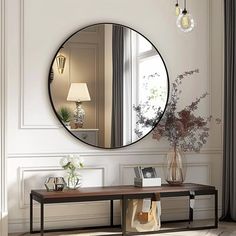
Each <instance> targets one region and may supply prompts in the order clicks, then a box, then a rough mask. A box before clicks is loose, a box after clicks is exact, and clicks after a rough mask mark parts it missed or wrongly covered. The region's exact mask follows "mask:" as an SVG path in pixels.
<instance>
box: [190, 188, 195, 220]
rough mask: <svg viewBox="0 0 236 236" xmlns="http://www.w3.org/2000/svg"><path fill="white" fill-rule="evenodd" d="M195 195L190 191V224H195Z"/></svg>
mask: <svg viewBox="0 0 236 236" xmlns="http://www.w3.org/2000/svg"><path fill="white" fill-rule="evenodd" d="M194 201H195V193H194V192H193V191H190V193H189V224H190V223H191V222H193V209H194Z"/></svg>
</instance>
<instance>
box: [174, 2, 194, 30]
mask: <svg viewBox="0 0 236 236" xmlns="http://www.w3.org/2000/svg"><path fill="white" fill-rule="evenodd" d="M186 1H187V0H184V10H183V11H182V13H181V14H180V15H179V16H178V18H177V21H176V24H177V26H178V27H179V28H180V30H182V31H183V32H190V31H192V30H193V28H194V20H193V17H192V16H191V14H189V12H188V11H187V4H186Z"/></svg>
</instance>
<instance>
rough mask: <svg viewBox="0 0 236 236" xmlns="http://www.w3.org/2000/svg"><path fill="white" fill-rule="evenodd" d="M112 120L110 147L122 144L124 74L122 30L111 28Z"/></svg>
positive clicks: (115, 27)
mask: <svg viewBox="0 0 236 236" xmlns="http://www.w3.org/2000/svg"><path fill="white" fill-rule="evenodd" d="M112 66H113V68H112V70H113V79H112V121H111V123H112V124H111V128H112V129H111V148H114V147H121V146H123V76H124V30H123V27H122V26H119V25H113V28H112Z"/></svg>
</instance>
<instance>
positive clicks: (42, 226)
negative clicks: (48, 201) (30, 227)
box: [40, 202, 44, 236]
mask: <svg viewBox="0 0 236 236" xmlns="http://www.w3.org/2000/svg"><path fill="white" fill-rule="evenodd" d="M40 206H41V207H40V210H41V213H40V225H41V227H40V235H41V236H43V234H44V203H43V202H41V203H40Z"/></svg>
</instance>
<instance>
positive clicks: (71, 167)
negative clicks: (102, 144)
mask: <svg viewBox="0 0 236 236" xmlns="http://www.w3.org/2000/svg"><path fill="white" fill-rule="evenodd" d="M60 165H61V166H62V168H63V169H64V170H66V171H67V177H66V182H67V188H68V189H77V188H79V187H80V186H81V184H82V178H81V175H80V174H79V173H78V169H81V168H83V167H84V164H83V161H82V160H81V159H80V158H79V156H78V155H69V156H66V157H63V158H62V159H61V160H60Z"/></svg>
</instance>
